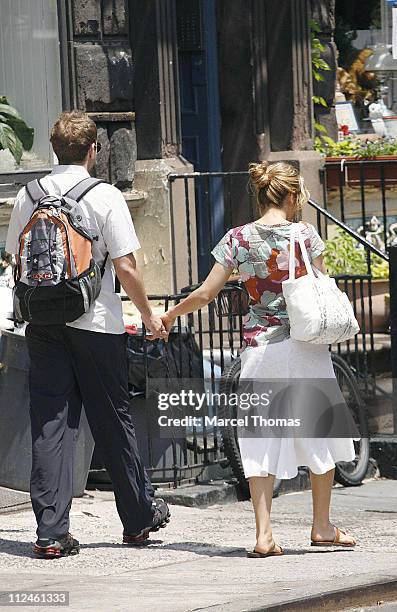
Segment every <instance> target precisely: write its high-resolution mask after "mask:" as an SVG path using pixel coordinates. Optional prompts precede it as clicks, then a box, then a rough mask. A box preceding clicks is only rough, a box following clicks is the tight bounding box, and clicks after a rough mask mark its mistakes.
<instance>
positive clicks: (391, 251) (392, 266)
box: [388, 246, 397, 434]
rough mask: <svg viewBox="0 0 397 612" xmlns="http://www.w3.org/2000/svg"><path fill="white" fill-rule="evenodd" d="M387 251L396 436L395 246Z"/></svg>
mask: <svg viewBox="0 0 397 612" xmlns="http://www.w3.org/2000/svg"><path fill="white" fill-rule="evenodd" d="M388 251H389V270H390V274H389V278H390V329H391V375H392V380H393V397H392V408H393V423H394V433H395V434H397V246H391V247H389V249H388Z"/></svg>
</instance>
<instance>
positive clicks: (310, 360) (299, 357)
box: [239, 338, 356, 479]
mask: <svg viewBox="0 0 397 612" xmlns="http://www.w3.org/2000/svg"><path fill="white" fill-rule="evenodd" d="M244 378H246V379H247V378H248V379H251V380H255V379H266V380H267V379H271V378H277V379H281V378H283V379H284V378H300V379H304V378H313V379H314V378H335V373H334V369H333V366H332V361H331V354H330V352H329V350H328V347H327V346H326V345H316V344H310V343H308V342H299V341H297V340H293V339H292V338H288V339H286V340H283V341H281V342H276V343H270V344H267V345H265V346H258V347H247V348H246V349H245V350H244V351H243V352H242V354H241V375H240V379H244ZM239 446H240V452H241V458H242V462H243V466H244V473H245V476H246V478H250V477H251V476H267V475H268V474H274V475H275V476H276V477H277V478H281V479H288V478H294V477H295V476H296V475H297V473H298V467H299V466H301V465H305V466H307V467H309V468H310V469H311V470H312V472H314V473H315V474H325V472H328V471H329V470H331V469H332V468H334V467H335V463H337V462H338V461H353V459H354V458H355V456H356V453H355V450H354V444H353V439H352V438H298V437H297V438H279V437H277V438H246V437H242V438H239Z"/></svg>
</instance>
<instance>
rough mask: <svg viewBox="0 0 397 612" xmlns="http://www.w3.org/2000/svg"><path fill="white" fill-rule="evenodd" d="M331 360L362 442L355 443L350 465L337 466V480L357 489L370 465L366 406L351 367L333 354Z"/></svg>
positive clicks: (341, 464) (339, 464)
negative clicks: (354, 453)
mask: <svg viewBox="0 0 397 612" xmlns="http://www.w3.org/2000/svg"><path fill="white" fill-rule="evenodd" d="M331 358H332V363H333V366H334V371H335V376H336V380H337V381H338V384H339V386H340V389H341V391H342V394H343V397H344V398H345V401H346V404H347V406H348V408H349V410H350V411H351V413H352V416H353V419H354V422H355V424H356V426H357V429H358V431H359V433H360V436H361V440H359V441H357V442H356V441H353V444H354V449H355V451H356V456H355V459H354V460H353V461H351V462H350V463H348V462H345V461H343V462H339V463H337V464H336V467H335V480H336V481H337V482H339V483H340V484H342V485H344V486H345V487H355V486H358V485H360V484H361V483H362V481H363V480H364V478H365V475H366V473H367V469H368V465H369V450H370V445H369V434H368V420H367V415H366V410H365V404H364V402H363V400H362V397H361V393H360V390H359V388H358V384H357V381H356V379H355V377H354V375H353V373H352V371H351V369H350V367H349V366H348V364H347V363H346V361H345V360H344V359H343V358H342V357H340V356H339V355H335V354H334V353H332V356H331Z"/></svg>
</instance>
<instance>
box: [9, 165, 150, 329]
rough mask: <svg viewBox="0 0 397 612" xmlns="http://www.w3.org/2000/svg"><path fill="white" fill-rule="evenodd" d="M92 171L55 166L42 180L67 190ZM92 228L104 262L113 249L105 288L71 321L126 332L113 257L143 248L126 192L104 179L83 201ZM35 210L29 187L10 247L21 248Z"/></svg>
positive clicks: (52, 189) (51, 188) (21, 196)
mask: <svg viewBox="0 0 397 612" xmlns="http://www.w3.org/2000/svg"><path fill="white" fill-rule="evenodd" d="M88 176H89V174H88V172H87V170H86V169H85V168H83V167H82V166H55V167H54V170H53V171H52V172H51V174H49V175H48V176H46V177H45V178H43V179H42V180H41V183H42V185H43V187H44V188H45V189H46V190H47V191H48V192H49V193H66V192H67V191H68V190H69V189H71V188H72V187H73V186H74V185H77V183H78V182H80V181H81V180H82V179H83V178H85V177H88ZM80 204H81V206H82V208H83V209H84V211H85V213H86V215H87V217H88V219H89V222H90V227H91V229H92V230H94V231H95V232H97V235H98V240H97V241H96V240H95V241H94V242H93V246H92V253H93V257H94V259H95V261H96V262H97V263H98V264H99V265H100V266H101V265H102V264H103V261H104V259H105V256H106V253H109V257H108V261H107V263H106V268H105V274H104V276H103V279H102V288H101V292H100V294H99V296H98V298H97V299H96V300H95V302H94V304H93V306H92V308H91V310H90V311H89V312H88V313H86V314H84V315H83V316H82V317H80V318H79V319H77V320H76V321H73V323H68V325H70V326H71V327H77V328H79V329H87V330H89V331H95V332H102V333H107V334H122V333H124V323H123V315H122V307H121V300H120V298H119V296H118V295H117V294H116V293H115V292H114V283H115V271H114V266H113V263H112V261H111V260H112V259H116V258H117V257H122V256H123V255H128V254H129V253H133V252H134V251H137V250H138V249H139V248H140V244H139V241H138V238H137V236H136V233H135V229H134V224H133V222H132V219H131V215H130V212H129V210H128V206H127V203H126V201H125V200H124V197H123V195H122V193H121V192H120V191H119V190H118V189H117V188H116V187H113V185H109V184H107V183H103V184H100V185H97V186H96V187H94V188H93V189H92V190H91V191H89V192H88V193H87V195H85V196H84V197H83V198H82V200H81V201H80ZM32 211H33V205H32V202H31V200H30V198H29V197H28V196H26V193H25V188H23V189H21V191H20V192H19V193H18V196H17V198H16V201H15V206H14V209H13V211H12V214H11V220H10V224H9V228H8V235H7V242H6V251H8V253H12V254H16V253H17V252H18V240H19V235H20V233H21V231H22V230H23V228H24V227H25V225H26V224H27V222H28V221H29V218H30V216H31V214H32Z"/></svg>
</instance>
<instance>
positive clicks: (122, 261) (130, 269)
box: [112, 253, 168, 338]
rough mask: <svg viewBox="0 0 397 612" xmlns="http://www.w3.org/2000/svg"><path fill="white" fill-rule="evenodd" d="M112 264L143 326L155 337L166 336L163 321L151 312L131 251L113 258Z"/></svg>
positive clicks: (140, 275)
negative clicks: (139, 314) (139, 315)
mask: <svg viewBox="0 0 397 612" xmlns="http://www.w3.org/2000/svg"><path fill="white" fill-rule="evenodd" d="M112 261H113V265H114V268H115V270H116V274H117V277H118V279H119V281H120V284H121V286H122V287H123V289H124V291H125V292H126V294H127V295H128V297H129V298H130V300H131V301H132V302H133V303H134V304H135V306H136V307H137V308H138V310H139V312H140V313H141V317H142V321H143V322H144V324H145V327H146V328H147V329H148V330H149V331H150V332H151V333H152V334H153V335H154V336H155V337H156V338H166V337H167V335H168V334H167V332H166V331H165V328H164V325H163V322H162V320H161V318H160V317H157V316H156V315H154V314H153V312H152V309H151V307H150V304H149V300H148V298H147V295H146V291H145V286H144V284H143V278H142V274H141V272H140V270H139V269H138V267H137V264H136V259H135V257H134V255H133V254H132V253H130V254H129V255H124V256H123V257H117V258H116V259H113V260H112Z"/></svg>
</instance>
